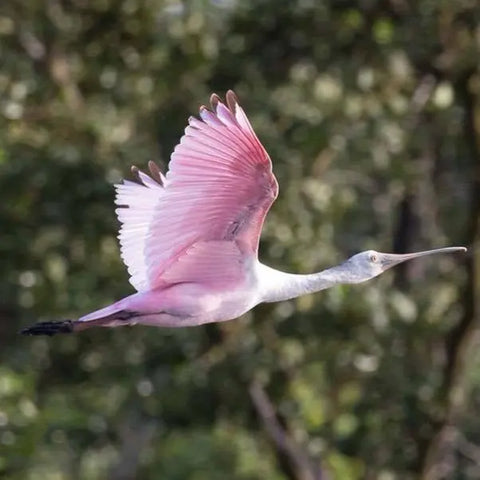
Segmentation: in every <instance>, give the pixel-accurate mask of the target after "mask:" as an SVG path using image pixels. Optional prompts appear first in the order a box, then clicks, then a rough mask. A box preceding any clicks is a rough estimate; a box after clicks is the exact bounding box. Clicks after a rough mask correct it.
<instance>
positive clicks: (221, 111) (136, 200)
mask: <svg viewBox="0 0 480 480" xmlns="http://www.w3.org/2000/svg"><path fill="white" fill-rule="evenodd" d="M210 103H211V107H210V109H208V108H206V107H205V106H202V107H201V108H200V119H198V118H195V117H190V119H189V121H188V126H187V128H186V129H185V134H184V136H183V137H182V139H181V140H180V143H179V144H178V145H177V146H176V148H175V150H174V152H173V154H172V157H171V160H170V164H169V170H168V172H167V173H166V175H163V174H162V173H161V172H160V170H159V168H158V167H157V165H156V164H155V163H153V162H149V170H150V174H147V173H144V172H142V171H141V170H139V169H138V168H136V167H132V170H133V172H134V173H135V174H136V176H137V179H138V182H132V181H128V180H124V181H123V183H122V184H119V185H116V186H115V188H116V199H115V203H116V204H117V206H118V208H117V210H116V213H117V215H118V219H119V221H120V223H121V224H122V226H121V228H120V234H119V239H120V246H121V257H122V259H123V261H124V262H125V264H126V266H127V268H128V272H129V274H130V283H131V284H132V285H133V286H134V287H135V289H136V290H137V292H136V293H134V294H133V295H130V296H128V297H126V298H123V299H122V300H120V301H118V302H115V303H114V304H112V305H110V306H108V307H105V308H102V309H100V310H97V311H95V312H93V313H89V314H88V315H85V316H83V317H80V318H78V319H77V320H63V321H57V322H40V323H37V324H35V325H33V326H31V327H29V328H26V329H24V330H22V333H24V334H27V335H54V334H56V333H70V332H78V331H81V330H85V329H87V328H90V327H96V326H100V327H117V326H120V325H135V324H142V325H153V326H157V327H187V326H194V325H202V324H204V323H210V322H223V321H226V320H231V319H234V318H236V317H239V316H240V315H242V314H243V313H245V312H247V311H248V310H250V309H252V308H253V307H254V306H255V305H257V304H259V303H262V302H278V301H282V300H288V299H290V298H294V297H298V296H300V295H303V294H307V293H312V292H317V291H320V290H323V289H326V288H329V287H332V286H334V285H338V284H354V283H360V282H364V281H366V280H369V279H371V278H373V277H376V276H377V275H380V274H381V273H383V272H385V271H386V270H388V269H389V268H391V267H393V266H395V265H398V264H399V263H402V262H405V261H406V260H411V259H414V258H418V257H422V256H425V255H431V254H435V253H447V252H458V251H466V249H465V248H464V247H447V248H439V249H435V250H428V251H424V252H416V253H408V254H402V255H401V254H390V253H380V252H376V251H373V250H368V251H365V252H361V253H358V254H356V255H354V256H352V257H351V258H349V259H348V260H346V261H345V262H343V263H341V264H340V265H337V266H335V267H332V268H328V269H326V270H323V271H321V272H318V273H312V274H308V275H300V274H292V273H285V272H281V271H279V270H275V269H273V268H271V267H268V266H267V265H264V264H263V263H260V261H259V260H258V243H259V238H260V233H261V230H262V226H263V222H264V220H265V216H266V214H267V212H268V210H269V208H270V207H271V205H272V203H273V202H274V200H275V198H276V197H277V194H278V184H277V180H276V179H275V176H274V175H273V172H272V162H271V160H270V157H269V156H268V153H267V152H266V151H265V149H264V148H263V146H262V144H261V143H260V141H259V140H258V138H257V136H256V134H255V132H254V131H253V129H252V126H251V125H250V122H249V121H248V118H247V116H246V115H245V112H244V111H243V109H242V108H241V106H240V105H239V103H238V99H237V97H236V96H235V94H234V93H233V92H232V91H228V92H227V94H226V101H225V102H222V101H221V100H220V98H219V97H218V96H217V95H215V94H213V95H212V96H211V99H210Z"/></svg>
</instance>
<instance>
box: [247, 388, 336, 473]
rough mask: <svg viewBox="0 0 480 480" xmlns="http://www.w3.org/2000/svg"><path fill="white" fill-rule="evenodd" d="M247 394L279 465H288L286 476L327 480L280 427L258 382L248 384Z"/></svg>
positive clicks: (320, 470)
mask: <svg viewBox="0 0 480 480" xmlns="http://www.w3.org/2000/svg"><path fill="white" fill-rule="evenodd" d="M249 392H250V398H251V399H252V403H253V406H254V408H255V411H256V412H257V415H258V416H259V417H260V418H261V420H262V422H263V425H264V426H265V430H266V431H267V434H268V436H269V437H270V439H271V441H272V442H273V444H274V445H275V449H276V451H277V455H278V457H279V461H280V463H283V464H285V463H286V464H287V465H288V467H287V468H288V470H287V471H286V473H287V475H288V476H289V477H290V478H291V479H292V480H328V478H327V476H326V475H325V472H322V469H321V468H320V466H317V465H315V464H314V463H313V462H312V461H311V460H310V459H309V458H308V456H307V455H306V454H305V453H304V452H303V451H302V449H301V448H300V447H299V446H298V445H297V444H296V443H295V441H294V440H293V439H292V438H291V436H289V434H288V432H287V431H286V430H285V428H284V427H283V426H282V425H281V423H280V421H279V419H278V416H277V413H276V412H275V407H274V405H273V404H272V402H271V401H270V399H269V398H268V395H267V393H266V391H265V389H264V388H263V386H262V385H261V384H260V382H259V381H258V380H254V381H253V382H252V383H251V384H250V388H249ZM285 460H286V462H285Z"/></svg>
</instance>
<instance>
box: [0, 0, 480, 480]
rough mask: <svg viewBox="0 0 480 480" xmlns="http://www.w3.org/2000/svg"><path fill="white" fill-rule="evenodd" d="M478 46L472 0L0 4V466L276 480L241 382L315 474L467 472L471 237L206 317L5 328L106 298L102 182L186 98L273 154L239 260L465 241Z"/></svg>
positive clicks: (283, 469)
mask: <svg viewBox="0 0 480 480" xmlns="http://www.w3.org/2000/svg"><path fill="white" fill-rule="evenodd" d="M479 58H480V7H479V6H478V4H477V2H475V1H472V0H457V1H455V2H448V1H436V0H435V1H434V0H418V1H410V0H389V1H386V2H380V1H376V0H368V1H364V2H350V1H346V0H342V1H334V0H331V1H325V2H315V1H313V0H296V1H292V2H279V1H276V0H258V1H254V0H244V1H239V0H193V1H190V2H187V1H184V2H181V1H178V0H177V1H176V0H121V1H120V0H119V1H113V0H70V1H67V0H48V1H41V0H29V1H21V0H4V1H3V2H1V3H0V192H1V200H2V203H1V206H0V225H1V231H0V270H1V272H2V280H1V282H0V319H1V321H0V355H1V365H0V478H2V479H3V478H5V479H11V480H23V479H28V480H35V479H46V478H48V479H52V480H56V479H58V480H63V479H79V480H84V479H85V480H95V479H106V478H109V479H127V478H128V479H134V478H135V479H157V478H161V479H168V480H177V479H178V480H180V479H192V480H204V479H205V480H206V479H212V480H215V479H224V478H225V479H226V478H228V479H230V480H255V479H256V480H260V479H272V480H284V479H288V478H298V479H300V478H301V477H300V476H299V475H297V474H296V473H295V471H294V469H292V468H291V465H290V466H289V460H291V459H289V458H288V455H286V454H285V452H279V451H278V449H277V448H276V445H275V442H274V441H273V439H272V438H271V436H270V435H269V434H268V430H266V429H265V428H264V426H263V423H262V421H261V419H260V418H259V412H258V410H257V409H256V408H255V405H254V403H252V396H251V394H250V393H249V392H250V385H251V384H252V382H253V381H257V382H260V384H261V385H262V386H263V388H264V389H265V392H267V393H268V398H269V399H270V401H271V402H272V405H274V406H275V409H276V411H277V412H278V418H279V419H280V421H281V424H282V425H283V428H284V429H285V432H286V434H287V435H288V436H289V438H291V439H292V441H293V442H294V443H295V444H296V445H297V446H298V447H299V449H301V450H302V451H303V452H304V454H305V455H306V456H307V457H308V458H309V459H311V461H312V462H313V463H318V464H320V462H321V465H322V468H323V469H324V470H325V472H327V473H328V474H329V475H330V478H340V479H347V480H348V479H352V480H353V479H360V478H368V479H376V478H378V479H382V480H390V479H409V478H418V477H420V476H421V477H422V478H426V479H427V478H428V479H434V478H452V479H470V478H471V479H473V478H478V477H479V476H480V446H477V445H480V420H479V418H478V409H479V407H480V356H479V355H478V354H477V353H476V350H475V348H474V347H475V345H476V342H477V338H478V325H477V321H478V306H477V300H476V299H477V298H478V299H479V300H480V284H479V281H478V273H477V270H478V267H477V265H478V264H479V262H478V256H477V255H478V254H477V251H476V249H475V248H472V249H471V250H470V254H469V256H468V257H467V260H462V258H460V257H459V256H443V257H438V258H435V259H433V258H432V259H431V260H430V259H429V260H427V259H426V260H425V261H419V262H416V263H412V264H410V265H406V266H405V267H404V268H398V269H397V270H396V271H395V272H392V273H388V274H386V275H384V276H382V277H381V278H379V279H376V280H374V281H372V282H369V283H367V284H365V285H358V286H355V287H350V286H344V287H337V288H333V289H331V290H327V291H325V292H323V293H320V294H317V295H311V296H306V297H302V298H300V299H298V300H296V301H290V302H284V303H280V304H274V305H262V306H259V307H258V308H256V309H255V311H253V312H252V313H249V314H247V315H245V316H244V317H243V318H241V319H239V320H236V321H233V322H227V323H225V324H222V325H210V326H204V327H199V328H190V329H185V330H170V329H165V330H160V329H158V330H153V329H151V328H147V327H135V328H131V329H130V328H123V329H117V330H102V329H97V330H95V329H94V330H92V331H88V332H85V333H82V334H81V335H78V336H65V337H55V338H52V339H50V338H21V337H19V336H18V334H17V332H18V330H19V329H20V328H21V327H22V326H25V325H27V324H29V323H33V322H34V321H36V320H50V319H57V318H75V317H77V316H79V315H81V314H84V313H86V312H88V311H90V310H94V309H97V308H99V307H101V306H103V305H106V304H108V303H109V302H112V301H113V300H115V299H118V298H120V297H121V296H125V295H127V294H129V293H132V288H131V287H130V285H129V284H128V278H127V274H126V271H125V268H124V266H123V265H122V263H121V260H120V256H119V249H118V245H117V241H116V231H117V228H118V224H117V221H116V219H115V215H114V208H113V188H112V183H114V182H117V181H118V180H119V179H120V178H122V177H123V176H128V172H129V166H130V165H131V164H132V163H134V164H137V165H138V166H139V167H142V166H145V165H146V163H147V161H148V160H150V159H155V160H157V161H158V162H159V163H160V164H163V165H164V166H166V165H167V164H168V158H169V154H170V152H171V151H172V149H173V147H174V145H175V144H176V143H177V142H178V140H179V138H180V136H181V135H182V131H183V128H184V127H185V124H186V119H187V118H188V115H191V114H194V113H195V112H196V111H197V109H198V106H199V103H206V102H207V100H208V97H209V94H210V93H211V92H212V91H215V92H217V93H219V94H222V95H223V94H224V92H225V91H226V90H227V89H229V88H233V89H234V90H235V91H236V92H237V94H238V95H239V97H240V99H241V101H242V104H243V106H244V107H245V109H246V111H247V113H248V114H249V117H250V119H251V121H252V123H253V125H254V127H255V128H256V130H257V133H258V135H259V137H260V138H261V140H262V141H263V143H264V145H265V146H266V148H267V150H268V151H269V152H270V154H271V157H272V160H273V163H274V169H275V173H276V175H277V178H278V180H279V183H280V197H279V199H278V201H277V202H276V203H275V205H274V207H273V209H272V211H271V213H270V215H269V217H268V220H267V223H266V225H265V230H264V235H263V237H262V244H261V258H262V260H263V261H264V262H265V263H267V264H270V265H272V266H275V267H277V268H281V269H284V270H288V271H299V272H310V271H314V270H319V269H321V268H324V267H326V266H329V265H331V264H334V263H336V262H338V261H340V260H341V259H343V258H345V257H346V256H347V255H349V254H351V253H353V252H356V251H360V250H363V249H367V248H375V249H378V250H380V251H382V250H383V251H392V250H395V251H399V252H401V251H408V250H414V249H423V248H428V247H435V246H443V245H449V244H466V245H469V246H472V247H475V245H476V242H477V241H478V238H477V237H478V235H479V234H480V228H478V225H477V222H478V213H479V210H480V180H479V179H480V171H479V164H480V155H479V150H480V72H479ZM304 478H305V479H306V478H307V477H304Z"/></svg>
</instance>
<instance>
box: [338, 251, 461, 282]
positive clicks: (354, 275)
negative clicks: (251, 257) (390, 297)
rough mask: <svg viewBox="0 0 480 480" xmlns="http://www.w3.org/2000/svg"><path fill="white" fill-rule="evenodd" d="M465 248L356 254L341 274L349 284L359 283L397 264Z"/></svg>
mask: <svg viewBox="0 0 480 480" xmlns="http://www.w3.org/2000/svg"><path fill="white" fill-rule="evenodd" d="M466 251H467V249H466V248H465V247H446V248H437V249H435V250H426V251H424V252H416V253H405V254H396V253H381V252H376V251H375V250H367V251H365V252H361V253H357V254H356V255H353V257H350V258H349V259H348V260H347V261H346V262H344V263H343V264H342V267H343V268H342V270H343V274H344V275H345V277H346V280H347V281H348V282H349V283H360V282H365V281H366V280H370V279H371V278H373V277H376V276H378V275H380V274H381V273H383V272H385V270H388V269H389V268H392V267H394V266H395V265H398V264H399V263H402V262H405V261H407V260H412V259H414V258H418V257H423V256H425V255H433V254H435V253H449V252H466Z"/></svg>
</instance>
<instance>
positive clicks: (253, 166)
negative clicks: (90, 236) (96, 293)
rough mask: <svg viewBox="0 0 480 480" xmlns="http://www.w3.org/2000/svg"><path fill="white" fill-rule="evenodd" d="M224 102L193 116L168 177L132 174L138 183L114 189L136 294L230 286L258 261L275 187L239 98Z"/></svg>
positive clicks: (215, 98)
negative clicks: (185, 285)
mask: <svg viewBox="0 0 480 480" xmlns="http://www.w3.org/2000/svg"><path fill="white" fill-rule="evenodd" d="M226 99H227V105H225V104H224V103H223V102H222V101H221V100H220V98H219V97H218V96H216V95H212V97H211V100H210V101H211V105H212V110H208V109H207V108H206V107H203V106H202V107H201V108H200V119H197V118H195V117H190V119H189V121H188V126H187V127H186V129H185V134H184V136H183V137H182V138H181V140H180V143H179V144H178V145H177V146H176V148H175V150H174V152H173V153H172V156H171V161H170V165H169V171H168V172H167V174H166V176H163V175H162V173H161V172H160V171H159V170H158V167H156V166H155V164H152V163H150V164H149V169H150V173H151V175H148V174H146V173H144V172H142V171H140V170H138V169H136V168H135V169H133V171H134V172H135V173H136V174H137V176H138V179H139V181H140V183H135V182H129V181H124V183H123V184H122V185H117V186H116V189H117V197H116V203H117V205H118V206H119V208H118V209H117V215H118V218H119V220H120V222H121V223H122V227H121V230H120V235H119V238H120V243H121V252H122V258H123V260H124V261H125V263H126V264H127V267H128V271H129V273H130V275H131V278H130V281H131V283H132V284H133V285H134V287H135V288H136V289H137V290H149V289H150V290H151V289H154V288H156V287H158V286H161V285H164V284H169V283H177V282H180V281H190V282H191V281H196V282H197V281H203V282H207V283H211V282H213V281H216V282H217V283H220V282H223V284H225V282H227V280H231V281H233V280H232V279H234V278H236V280H238V279H239V278H238V275H240V273H241V271H242V269H241V268H240V266H239V265H240V264H241V263H242V261H243V260H245V257H246V256H256V255H257V250H258V241H259V237H260V232H261V229H262V225H263V221H264V218H265V215H266V213H267V211H268V209H269V208H270V206H271V204H272V203H273V201H274V200H275V198H276V196H277V192H278V186H277V181H276V179H275V177H274V175H273V173H272V164H271V161H270V158H269V156H268V154H267V152H266V151H265V149H264V148H263V146H262V144H261V143H260V141H259V140H258V138H257V136H256V135H255V133H254V131H253V129H252V127H251V125H250V122H249V121H248V118H247V116H246V115H245V112H244V111H243V109H242V108H241V107H240V106H239V104H238V101H237V99H236V96H235V95H234V94H233V92H228V93H227V96H226ZM241 259H243V260H242V261H241ZM221 272H224V273H223V274H222V273H221ZM235 275H236V276H235Z"/></svg>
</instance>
